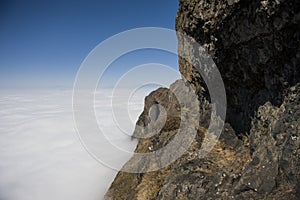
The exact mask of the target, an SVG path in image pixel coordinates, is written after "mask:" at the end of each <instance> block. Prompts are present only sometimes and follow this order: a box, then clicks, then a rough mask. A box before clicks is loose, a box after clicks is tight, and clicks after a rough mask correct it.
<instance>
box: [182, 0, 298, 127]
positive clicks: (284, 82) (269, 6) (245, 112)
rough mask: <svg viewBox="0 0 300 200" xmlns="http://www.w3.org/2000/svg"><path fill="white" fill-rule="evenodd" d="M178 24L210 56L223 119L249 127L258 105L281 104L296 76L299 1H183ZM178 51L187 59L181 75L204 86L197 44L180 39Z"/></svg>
mask: <svg viewBox="0 0 300 200" xmlns="http://www.w3.org/2000/svg"><path fill="white" fill-rule="evenodd" d="M176 29H177V31H179V32H182V33H185V34H187V35H188V36H190V37H192V38H194V39H195V40H196V41H197V42H198V43H200V44H201V45H202V46H203V47H204V48H206V50H207V51H208V52H210V55H211V56H212V57H213V59H214V61H215V63H216V65H217V67H218V69H219V71H220V72H221V75H222V78H223V80H224V84H225V89H226V93H227V104H228V107H227V121H228V122H229V123H230V124H231V125H232V127H233V128H234V129H235V130H236V131H237V132H246V131H249V130H250V125H251V117H253V116H254V112H255V111H256V110H257V108H258V107H259V106H260V105H262V104H264V103H265V102H267V101H270V102H271V103H272V104H274V105H277V106H278V105H280V104H281V103H282V100H283V96H282V94H283V91H284V90H285V89H286V88H288V87H291V86H293V85H295V84H296V83H298V82H299V81H300V67H299V65H300V50H299V48H300V1H298V0H276V1H275V0H263V1H262V0H231V1H227V0H209V1H207V0H181V1H180V6H179V11H178V14H177V19H176ZM179 51H180V52H184V53H185V54H188V55H189V59H190V60H186V59H183V58H179V68H180V72H181V73H182V75H183V76H184V77H185V78H186V79H188V80H189V81H191V82H193V83H194V84H195V85H197V86H198V87H203V86H205V84H204V83H203V81H202V79H201V77H200V75H199V73H198V72H197V71H196V70H195V69H194V67H193V66H192V64H193V65H194V66H195V65H199V63H201V60H200V61H199V60H197V59H198V58H199V55H197V53H196V52H197V49H195V47H194V45H189V44H188V42H186V41H184V40H183V39H181V38H179ZM195 67H196V66H195ZM241 119H242V120H241Z"/></svg>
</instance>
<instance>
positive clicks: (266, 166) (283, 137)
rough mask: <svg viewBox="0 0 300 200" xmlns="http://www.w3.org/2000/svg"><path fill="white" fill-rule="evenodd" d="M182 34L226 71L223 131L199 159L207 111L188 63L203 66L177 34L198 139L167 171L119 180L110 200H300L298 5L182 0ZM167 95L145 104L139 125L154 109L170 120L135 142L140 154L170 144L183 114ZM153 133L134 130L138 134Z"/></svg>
mask: <svg viewBox="0 0 300 200" xmlns="http://www.w3.org/2000/svg"><path fill="white" fill-rule="evenodd" d="M176 29H177V30H178V31H180V32H182V33H184V34H187V35H189V36H191V37H193V38H194V39H195V40H196V41H197V42H199V43H200V44H201V45H202V46H203V47H204V48H205V49H206V50H207V51H208V52H209V53H210V55H211V56H212V57H213V59H214V61H215V63H216V65H217V67H218V69H219V70H220V72H221V75H222V78H223V80H224V83H225V89H226V93H227V101H228V111H227V120H226V124H225V127H224V129H223V133H222V134H221V136H220V138H219V140H218V142H217V144H216V145H215V146H214V148H213V149H212V151H211V152H210V153H209V154H208V155H207V156H206V157H205V158H203V159H199V156H198V152H199V149H200V147H201V145H202V143H203V141H204V140H205V139H207V138H206V137H205V136H206V135H207V133H206V131H207V126H208V124H209V122H210V118H209V116H210V110H211V109H210V108H211V105H210V103H209V102H210V99H209V95H208V94H207V89H206V86H205V84H204V82H203V80H202V78H201V76H200V75H199V73H197V72H196V70H195V68H194V66H192V65H191V63H193V64H195V63H196V64H197V63H198V64H199V65H200V64H201V63H200V61H199V56H197V53H195V52H197V51H198V50H197V49H194V46H193V45H191V44H189V43H188V42H187V41H184V40H181V38H180V36H179V45H178V46H179V48H178V49H179V51H180V52H185V53H187V54H189V55H190V60H187V59H183V58H179V67H180V71H181V73H182V75H183V76H184V77H185V78H186V79H187V81H188V82H189V83H191V84H193V85H194V87H195V88H196V90H197V94H198V99H199V101H200V105H199V106H200V111H199V112H200V115H201V117H200V120H199V122H198V124H197V126H198V127H197V135H196V137H195V139H194V141H193V143H192V144H191V145H190V146H189V147H188V149H187V151H186V152H185V154H184V155H182V156H181V157H180V158H178V159H177V160H176V161H175V162H173V163H172V164H171V165H169V166H167V167H164V168H162V169H161V170H158V171H153V172H148V173H139V174H132V173H125V172H119V173H118V175H117V177H116V179H115V180H114V182H113V183H112V185H111V187H110V188H109V190H108V192H107V194H106V198H107V199H120V200H121V199H122V200H125V199H128V200H129V199H130V200H131V199H182V200H185V199H186V200H187V199H199V200H200V199H203V200H204V199H222V200H223V199H255V200H256V199H282V200H284V199H289V200H293V199H295V200H296V199H300V2H299V1H298V0H263V1H262V0H251V1H250V0H249V1H246V0H219V1H216V0H180V5H179V11H178V14H177V19H176ZM180 82H182V80H181V81H177V82H176V83H174V84H173V85H172V86H171V90H172V89H173V88H176V87H177V86H178V85H179V84H180ZM171 90H170V89H167V88H161V89H158V90H156V91H154V92H152V93H151V94H150V95H149V96H148V97H146V99H145V108H144V112H143V113H142V114H141V116H140V118H139V121H138V122H137V124H138V125H140V126H146V125H148V124H149V123H151V120H152V119H153V116H154V117H155V118H159V115H161V112H160V109H159V108H157V109H156V111H155V112H154V114H153V112H152V111H151V109H150V108H151V106H152V105H153V104H155V105H156V104H159V105H161V106H163V107H164V108H165V110H166V113H167V118H166V122H165V124H164V126H163V128H162V129H161V130H156V131H157V133H156V134H155V135H151V136H150V137H148V138H143V139H139V143H138V146H137V148H136V150H135V151H136V152H138V153H145V152H151V151H155V150H157V149H160V148H162V147H164V146H165V145H166V144H168V143H169V142H170V141H171V140H172V139H173V138H174V135H175V134H176V130H177V129H178V128H179V126H180V122H181V120H182V119H181V117H180V113H181V111H182V109H183V108H182V105H180V104H179V102H178V100H177V99H176V97H174V95H173V93H172V92H171ZM191 101H192V99H191ZM152 108H153V107H152ZM147 134H148V133H147V131H146V132H140V130H139V129H136V131H135V133H134V135H133V136H138V135H144V136H147ZM127 165H139V166H141V167H144V168H147V167H149V166H148V165H147V163H134V162H130V161H129V162H128V163H127Z"/></svg>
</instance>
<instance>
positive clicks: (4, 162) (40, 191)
mask: <svg viewBox="0 0 300 200" xmlns="http://www.w3.org/2000/svg"><path fill="white" fill-rule="evenodd" d="M150 90H152V88H151V89H148V90H147V92H149V91H150ZM147 92H145V91H144V92H140V93H137V94H136V95H135V96H134V98H132V99H131V102H130V106H129V107H130V110H131V112H130V117H131V118H132V119H133V120H134V121H135V120H136V119H137V117H138V115H139V114H140V113H141V111H142V108H143V99H144V96H145V94H146V93H147ZM107 96H109V95H108V93H105V92H104V93H103V92H102V93H101V92H100V93H97V95H96V97H97V98H96V110H97V111H101V112H97V118H98V120H99V121H101V120H102V122H103V121H104V124H106V125H105V126H103V127H102V128H103V130H105V134H107V135H108V136H109V138H110V140H112V141H113V142H114V144H115V145H118V146H120V147H121V148H125V149H126V150H131V151H132V150H133V149H134V148H135V145H136V143H135V142H134V141H133V142H132V141H131V140H130V139H129V137H127V136H125V135H124V134H123V133H122V132H121V131H120V130H119V129H118V128H117V127H116V124H115V123H114V121H113V119H112V118H111V117H109V116H110V103H108V101H104V99H105V97H107ZM71 98H72V93H71V91H43V92H38V91H35V92H30V93H24V92H16V91H14V92H13V91H10V92H7V91H6V92H5V93H4V92H2V93H0V106H1V110H0V160H1V162H0V177H1V178H0V199H1V200H40V199H43V200H48V199H49V200H50V199H51V200H53V199H55V200H66V199H72V200H82V199H84V200H94V199H95V200H99V199H101V198H102V197H103V195H104V193H105V192H106V190H107V188H108V187H109V185H110V183H111V182H112V180H113V178H114V176H115V175H116V173H117V172H116V171H114V170H112V169H109V168H107V167H105V166H103V165H101V164H100V163H98V162H97V161H95V160H94V159H93V158H92V157H91V156H90V155H89V154H88V153H87V152H86V151H85V149H84V148H83V147H82V145H81V143H80V141H79V138H78V136H77V134H76V131H75V128H74V121H73V115H72V105H71V102H72V99H71ZM119 102H120V106H126V104H127V100H126V101H125V100H123V99H119ZM121 102H125V103H121ZM128 126H129V127H127V128H126V129H129V130H133V128H134V123H132V124H128ZM100 144H101V142H100ZM127 159H128V158H123V161H122V162H124V161H126V160H127Z"/></svg>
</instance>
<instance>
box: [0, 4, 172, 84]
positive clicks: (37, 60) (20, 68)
mask: <svg viewBox="0 0 300 200" xmlns="http://www.w3.org/2000/svg"><path fill="white" fill-rule="evenodd" d="M177 8H178V1H177V0H152V1H146V0H129V1H123V0H119V1H114V0H110V1H108V0H107V1H104V0H103V1H83V0H77V1H71V0H69V1H66V0H62V1H56V0H52V1H48V0H43V1H39V0H36V1H32V0H27V1H24V0H19V1H16V0H0V88H7V89H9V88H20V89H21V88H26V89H29V88H55V87H57V88H60V87H62V88H64V87H72V84H73V81H74V78H75V76H76V72H77V70H78V68H79V67H80V64H81V63H82V61H83V60H84V58H85V57H86V56H87V55H88V53H89V52H90V51H91V50H92V49H93V48H94V47H96V46H97V45H98V44H99V43H100V42H101V41H103V40H105V39H107V38H108V37H110V36H113V35H115V34H117V33H119V32H122V31H125V30H128V29H132V28H138V27H148V26H151V27H164V28H170V29H174V27H175V16H176V12H177ZM129 58H130V59H127V62H126V63H127V68H130V66H131V65H132V64H143V63H145V62H146V63H147V62H159V63H162V64H167V65H170V66H172V67H174V68H177V58H176V55H169V54H167V53H163V52H158V51H150V50H148V51H145V52H137V53H136V56H134V54H132V55H130V56H129ZM130 60H131V61H133V60H134V62H132V63H131V61H130ZM124 66H125V65H123V68H122V70H124V69H125V68H126V67H124ZM119 68H120V67H119ZM113 73H118V67H116V69H115V70H113ZM113 73H112V74H113ZM119 73H120V72H119ZM112 74H111V75H112Z"/></svg>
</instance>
